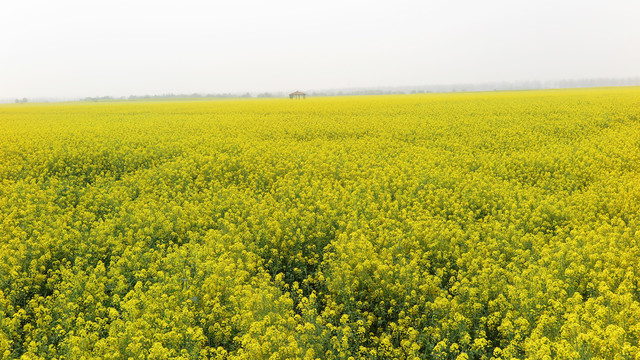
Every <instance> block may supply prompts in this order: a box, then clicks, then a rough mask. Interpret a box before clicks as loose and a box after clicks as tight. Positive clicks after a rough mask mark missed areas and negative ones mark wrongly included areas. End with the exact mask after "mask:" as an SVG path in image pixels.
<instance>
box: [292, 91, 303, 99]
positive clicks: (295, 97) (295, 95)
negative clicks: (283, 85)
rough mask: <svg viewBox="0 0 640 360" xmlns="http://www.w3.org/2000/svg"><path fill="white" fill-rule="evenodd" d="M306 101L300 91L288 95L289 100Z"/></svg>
mask: <svg viewBox="0 0 640 360" xmlns="http://www.w3.org/2000/svg"><path fill="white" fill-rule="evenodd" d="M300 98H302V99H306V98H307V94H305V93H303V92H302V91H294V92H292V93H291V94H289V99H291V100H293V99H300Z"/></svg>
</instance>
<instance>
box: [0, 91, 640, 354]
mask: <svg viewBox="0 0 640 360" xmlns="http://www.w3.org/2000/svg"><path fill="white" fill-rule="evenodd" d="M639 263H640V88H633V87H630V88H600V89H577V90H545V91H524V92H488V93H457V94H419V95H402V96H362V97H335V98H308V99H307V100H305V101H290V100H289V99H241V100H216V101H182V102H180V101H176V102H105V103H66V104H65V103H61V104H12V105H2V106H0V358H6V359H9V358H19V357H21V356H24V358H26V359H35V358H46V359H52V358H56V359H80V358H82V357H85V358H104V359H122V358H133V359H146V358H148V359H170V358H171V359H173V358H183V359H200V358H212V359H268V358H271V359H288V358H292V359H295V358H301V359H357V358H362V359H457V360H463V359H491V358H493V359H512V358H518V359H524V358H530V359H545V358H546V359H552V358H557V359H588V358H600V359H638V358H640V347H639V346H640V345H639V342H640V266H638V264H639Z"/></svg>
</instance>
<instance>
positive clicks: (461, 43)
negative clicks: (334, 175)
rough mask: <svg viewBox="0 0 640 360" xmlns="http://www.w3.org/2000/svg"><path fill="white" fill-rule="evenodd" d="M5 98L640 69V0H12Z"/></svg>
mask: <svg viewBox="0 0 640 360" xmlns="http://www.w3.org/2000/svg"><path fill="white" fill-rule="evenodd" d="M0 40H1V47H0V98H17V97H41V96H48V97H84V96H98V95H112V96H123V95H130V94H135V95H143V94H162V93H193V92H201V93H216V92H244V91H252V92H255V91H279V90H283V91H287V90H295V89H300V90H305V89H323V88H341V87H360V86H363V87H364V86H401V85H425V84H450V83H476V82H488V81H520V80H542V81H544V80H556V79H571V78H593V77H631V76H640V1H638V0H601V1H593V0H581V1H562V0H555V1H550V0H535V1H528V0H527V1H525V0H508V1H507V0H504V1H502V0H501V1H496V0H489V1H461V0H458V1H455V0H454V1H444V0H442V1H402V0H400V1H398V0H395V1H385V2H382V1H371V0H369V1H347V0H342V1H334V0H328V1H327V0H325V1H304V0H295V1H279V0H270V1H264V0H263V1H248V0H239V1H238V0H236V1H195V0H181V1H177V0H176V1H162V0H148V1H147V0H109V1H93V0H56V1H50V0H37V1H36V0H13V1H9V0H6V1H2V5H1V6H0Z"/></svg>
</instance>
